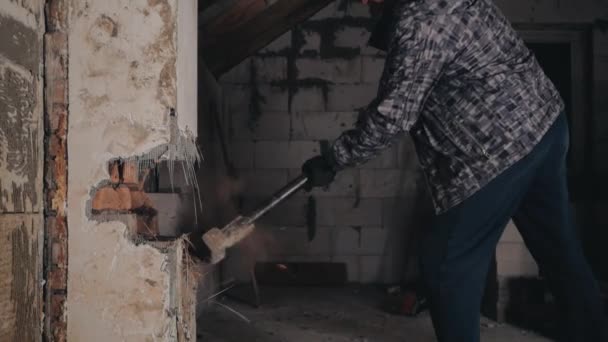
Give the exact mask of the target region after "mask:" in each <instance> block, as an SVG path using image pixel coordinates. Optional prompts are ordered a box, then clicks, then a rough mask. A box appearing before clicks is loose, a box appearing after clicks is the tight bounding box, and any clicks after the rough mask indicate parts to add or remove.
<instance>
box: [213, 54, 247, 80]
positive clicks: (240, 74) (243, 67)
mask: <svg viewBox="0 0 608 342" xmlns="http://www.w3.org/2000/svg"><path fill="white" fill-rule="evenodd" d="M251 63H252V58H247V59H245V60H244V61H242V62H241V63H239V64H238V65H236V66H234V67H233V68H232V69H230V70H228V71H227V72H226V73H224V74H222V75H221V76H220V79H219V81H220V83H222V84H249V82H251Z"/></svg>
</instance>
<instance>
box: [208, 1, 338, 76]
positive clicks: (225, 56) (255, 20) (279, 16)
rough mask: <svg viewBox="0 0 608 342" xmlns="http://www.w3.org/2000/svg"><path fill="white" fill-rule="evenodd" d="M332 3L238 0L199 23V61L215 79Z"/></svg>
mask: <svg viewBox="0 0 608 342" xmlns="http://www.w3.org/2000/svg"><path fill="white" fill-rule="evenodd" d="M332 1H333V0H279V1H275V2H274V3H272V4H270V5H269V4H268V3H269V1H267V0H240V1H238V2H236V3H235V4H234V5H233V6H232V7H230V8H229V9H228V10H226V11H225V12H224V13H222V14H220V15H217V16H215V17H214V18H213V19H210V20H208V21H204V22H202V23H201V27H200V46H201V54H202V57H203V59H204V60H205V62H206V64H207V65H208V67H209V69H210V70H211V72H212V73H213V74H214V75H215V76H216V77H218V76H220V75H221V74H223V73H224V72H226V71H228V70H229V69H230V68H232V67H234V66H236V65H237V64H239V63H240V62H241V61H243V60H244V59H245V58H247V57H249V56H251V55H252V54H254V53H255V52H256V51H258V50H259V49H261V48H263V47H264V46H266V45H268V44H269V43H271V42H272V41H273V40H274V39H276V38H277V37H279V36H280V35H281V34H283V33H285V32H287V31H289V30H290V29H292V28H293V27H294V26H295V25H297V24H299V23H301V22H303V21H304V20H306V19H308V18H309V17H311V16H312V15H314V14H315V13H317V12H318V11H319V10H321V9H322V8H323V7H325V6H326V5H327V4H329V3H330V2H332ZM204 14H205V13H202V15H203V16H204Z"/></svg>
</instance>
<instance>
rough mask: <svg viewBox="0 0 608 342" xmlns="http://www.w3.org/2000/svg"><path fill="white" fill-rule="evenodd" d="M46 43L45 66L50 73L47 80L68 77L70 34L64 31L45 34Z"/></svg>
mask: <svg viewBox="0 0 608 342" xmlns="http://www.w3.org/2000/svg"><path fill="white" fill-rule="evenodd" d="M44 42H45V44H46V54H45V68H46V73H47V74H48V75H49V79H47V81H55V80H66V79H67V44H68V35H67V34H66V33H64V32H51V33H46V34H45V35H44Z"/></svg>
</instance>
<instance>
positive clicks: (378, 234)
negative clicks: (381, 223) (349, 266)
mask: <svg viewBox="0 0 608 342" xmlns="http://www.w3.org/2000/svg"><path fill="white" fill-rule="evenodd" d="M332 234H333V236H332V239H331V240H332V253H335V254H336V255H381V254H383V253H385V252H387V251H388V250H389V249H390V246H389V243H388V241H387V239H388V231H387V230H385V229H382V228H380V227H368V226H365V227H335V228H334V229H333V230H332Z"/></svg>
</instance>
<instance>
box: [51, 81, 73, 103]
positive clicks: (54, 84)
mask: <svg viewBox="0 0 608 342" xmlns="http://www.w3.org/2000/svg"><path fill="white" fill-rule="evenodd" d="M46 90H47V91H46V96H47V101H49V102H50V103H52V104H65V103H67V99H68V98H67V84H66V82H65V80H62V79H59V80H54V81H50V82H48V84H47V89H46Z"/></svg>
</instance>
